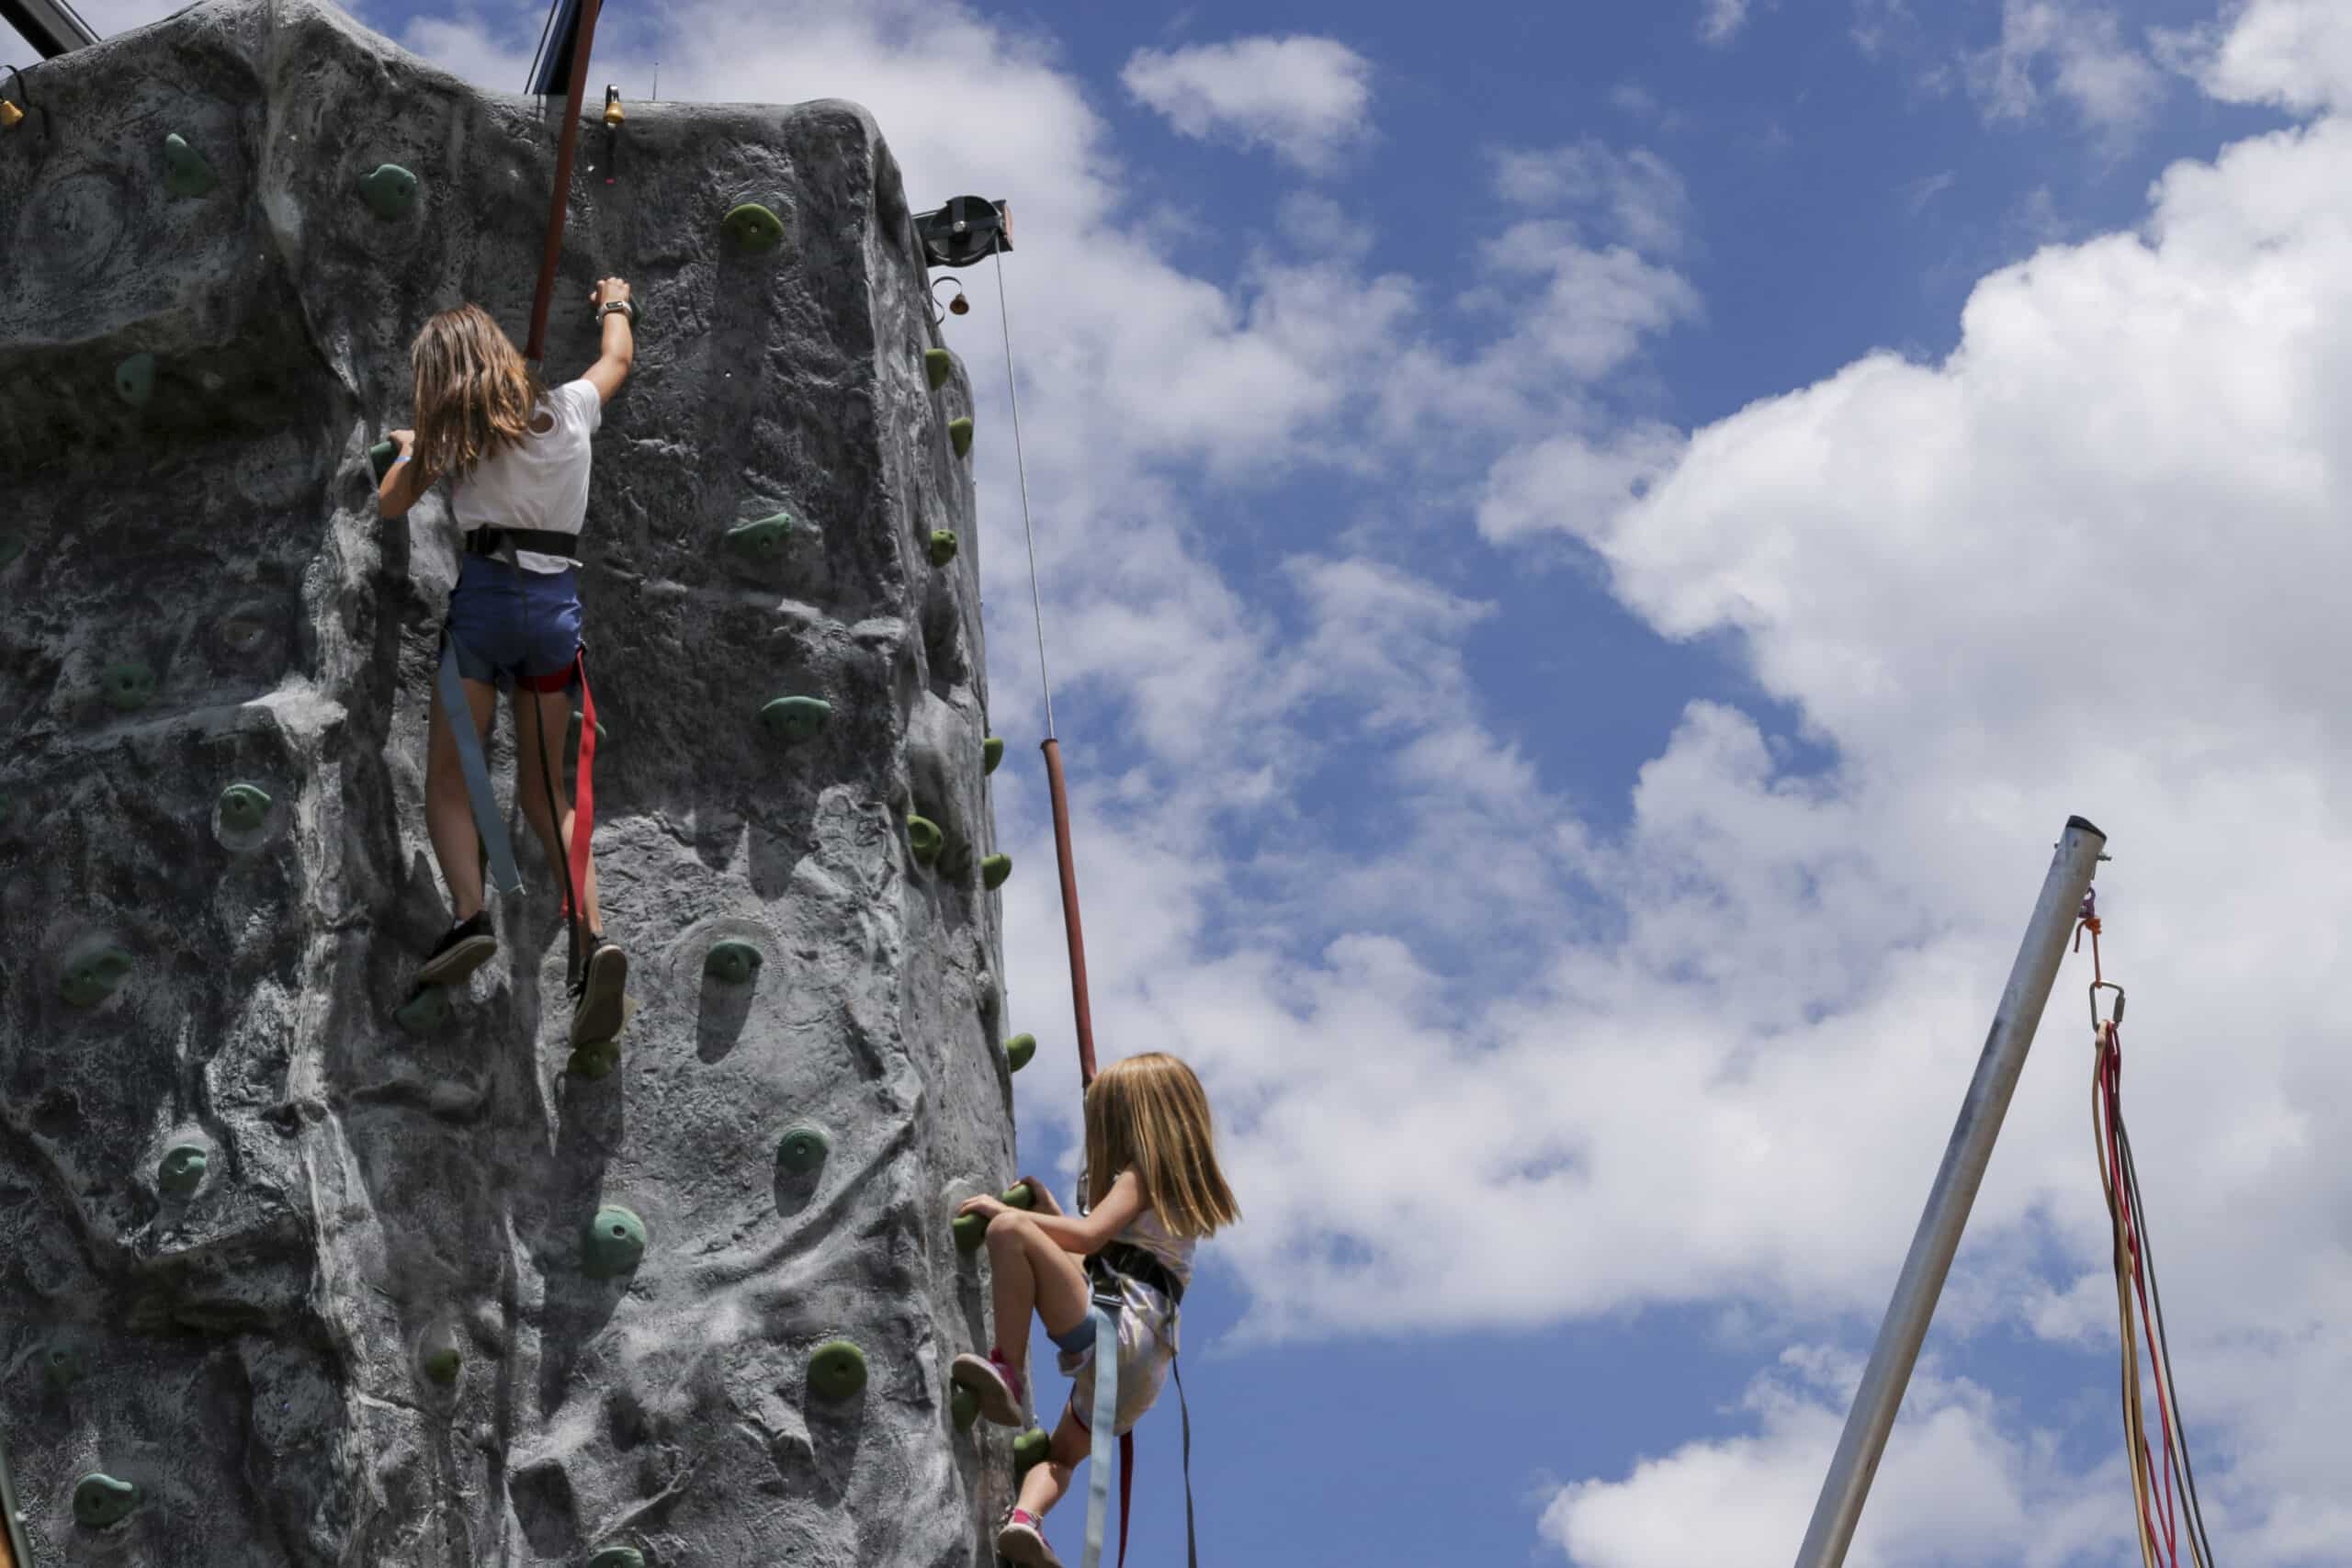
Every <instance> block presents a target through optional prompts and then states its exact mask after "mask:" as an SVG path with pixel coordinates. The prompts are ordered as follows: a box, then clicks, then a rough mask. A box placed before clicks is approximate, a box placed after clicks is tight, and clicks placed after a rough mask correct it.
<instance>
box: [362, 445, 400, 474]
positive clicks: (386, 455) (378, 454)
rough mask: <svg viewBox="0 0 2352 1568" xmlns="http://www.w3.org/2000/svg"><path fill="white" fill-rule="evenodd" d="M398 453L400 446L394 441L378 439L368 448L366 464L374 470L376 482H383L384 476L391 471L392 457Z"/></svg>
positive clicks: (397, 455)
mask: <svg viewBox="0 0 2352 1568" xmlns="http://www.w3.org/2000/svg"><path fill="white" fill-rule="evenodd" d="M400 455H401V449H400V446H399V444H398V443H396V442H391V441H379V442H377V443H376V445H374V446H370V447H368V468H372V469H374V470H375V474H376V482H377V484H379V485H381V484H382V483H383V482H384V476H385V475H386V474H388V473H390V471H391V468H392V459H393V458H395V457H399V456H400Z"/></svg>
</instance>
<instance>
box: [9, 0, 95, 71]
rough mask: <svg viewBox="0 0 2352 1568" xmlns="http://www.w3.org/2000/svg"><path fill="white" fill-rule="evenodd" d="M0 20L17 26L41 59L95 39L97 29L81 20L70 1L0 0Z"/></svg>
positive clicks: (81, 47)
mask: <svg viewBox="0 0 2352 1568" xmlns="http://www.w3.org/2000/svg"><path fill="white" fill-rule="evenodd" d="M0 21H5V22H6V23H7V24H8V25H9V26H10V27H12V28H16V29H17V33H18V34H19V35H20V36H21V37H22V38H23V39H24V40H25V41H26V42H27V43H28V44H30V45H32V46H33V48H34V50H35V51H37V52H38V53H39V54H40V57H41V58H42V59H43V60H54V59H56V58H57V57H58V56H59V55H61V54H71V53H72V52H74V51H75V50H77V49H87V48H89V47H90V46H91V45H92V44H94V43H96V42H97V41H98V30H97V29H96V28H94V27H92V26H90V24H89V23H87V22H85V21H84V20H83V19H82V17H81V13H79V12H77V11H76V10H74V7H73V6H72V5H71V4H70V3H69V0H0Z"/></svg>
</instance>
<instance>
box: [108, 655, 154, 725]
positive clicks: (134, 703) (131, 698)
mask: <svg viewBox="0 0 2352 1568" xmlns="http://www.w3.org/2000/svg"><path fill="white" fill-rule="evenodd" d="M98 689H99V690H100V691H101V692H103V693H105V694H106V699H107V705H109V706H111V707H114V708H117V709H119V711H121V712H123V713H136V712H138V711H139V710H140V709H141V708H143V707H145V706H146V705H148V704H149V703H150V702H152V701H153V700H154V696H155V671H153V670H152V669H150V668H149V667H148V665H147V662H146V661H145V660H140V659H122V660H116V661H115V662H114V663H112V664H109V665H107V667H106V668H105V669H104V670H101V671H98Z"/></svg>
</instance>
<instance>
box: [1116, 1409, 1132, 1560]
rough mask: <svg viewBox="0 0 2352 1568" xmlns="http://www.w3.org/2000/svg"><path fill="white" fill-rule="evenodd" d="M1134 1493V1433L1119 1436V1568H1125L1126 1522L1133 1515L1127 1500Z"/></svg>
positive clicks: (1128, 1430) (1129, 1428)
mask: <svg viewBox="0 0 2352 1568" xmlns="http://www.w3.org/2000/svg"><path fill="white" fill-rule="evenodd" d="M1135 1493H1136V1432H1135V1428H1134V1427H1128V1428H1127V1429H1126V1430H1125V1431H1124V1432H1122V1433H1120V1434H1119V1568H1127V1520H1128V1518H1129V1517H1131V1516H1132V1515H1133V1514H1134V1513H1135V1509H1134V1508H1133V1507H1131V1506H1129V1500H1130V1499H1132V1498H1133V1497H1134V1496H1135Z"/></svg>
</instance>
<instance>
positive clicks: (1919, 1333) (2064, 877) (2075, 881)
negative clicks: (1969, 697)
mask: <svg viewBox="0 0 2352 1568" xmlns="http://www.w3.org/2000/svg"><path fill="white" fill-rule="evenodd" d="M2106 842H2107V835H2106V834H2104V833H2102V832H2100V831H2099V830H2098V829H2097V828H2094V827H2092V826H2091V825H2090V824H2089V823H2088V822H2086V821H2084V820H2083V819H2082V818H2079V817H2070V818H2067V819H2066V833H2065V837H2064V839H2062V840H2059V844H2058V849H2057V852H2056V853H2055V854H2054V855H2053V856H2052V858H2051V862H2050V874H2049V875H2047V876H2046V877H2044V878H2043V879H2042V883H2041V897H2040V898H2039V899H2037V900H2036V901H2035V903H2034V906H2033V920H2032V923H2031V924H2030V925H2029V926H2027V927H2026V932H2025V943H2024V945H2023V946H2021V947H2020V948H2018V961H2017V964H2016V965H2015V966H2014V967H2013V968H2011V969H2010V971H2009V983H2008V986H2007V987H2006V988H2005V989H2004V990H2003V991H2002V992H2001V1007H2000V1010H1999V1011H1998V1012H1996V1013H1995V1014H1994V1015H1993V1028H1992V1031H1991V1032H1989V1033H1988V1034H1986V1035H1985V1054H1984V1055H1982V1056H1980V1057H1979V1058H1978V1059H1977V1063H1976V1077H1975V1078H1974V1079H1973V1081H1971V1082H1970V1084H1969V1086H1968V1098H1967V1100H1964V1101H1962V1104H1961V1108H1960V1122H1959V1123H1958V1125H1956V1126H1954V1127H1953V1128H1952V1131H1951V1144H1950V1145H1947V1146H1946V1148H1945V1149H1944V1163H1943V1165H1942V1167H1941V1168H1939V1169H1938V1170H1937V1172H1936V1184H1935V1186H1934V1187H1933V1188H1932V1189H1930V1190H1929V1191H1928V1209H1927V1213H1924V1214H1922V1215H1920V1216H1919V1229H1918V1232H1917V1235H1913V1236H1912V1238H1911V1255H1910V1256H1909V1257H1908V1258H1905V1259H1904V1260H1903V1273H1902V1275H1901V1277H1900V1278H1898V1279H1897V1280H1895V1281H1894V1300H1893V1301H1891V1302H1889V1303H1887V1308H1886V1321H1885V1322H1884V1323H1883V1324H1882V1325H1880V1327H1879V1331H1878V1343H1877V1345H1875V1346H1874V1347H1872V1348H1871V1359H1870V1365H1869V1366H1868V1367H1866V1368H1865V1369H1863V1371H1862V1382H1861V1386H1860V1388H1858V1389H1856V1390H1855V1391H1854V1407H1853V1409H1852V1410H1851V1411H1850V1412H1849V1413H1848V1415H1847V1416H1846V1431H1845V1435H1844V1436H1843V1437H1841V1438H1838V1455H1837V1457H1836V1458H1835V1459H1833V1460H1831V1461H1829V1474H1828V1476H1827V1477H1826V1479H1824V1480H1823V1482H1822V1483H1821V1499H1820V1501H1819V1502H1817V1503H1815V1505H1814V1509H1813V1524H1812V1525H1811V1527H1810V1528H1808V1529H1806V1530H1805V1532H1804V1546H1803V1547H1801V1548H1800V1549H1799V1550H1798V1551H1797V1568H1839V1564H1841V1563H1843V1562H1845V1561H1846V1549H1847V1548H1848V1547H1849V1546H1850V1545H1851V1544H1853V1540H1854V1527H1855V1526H1857V1525H1858V1524H1860V1522H1861V1517H1862V1504H1863V1502H1864V1501H1865V1500H1867V1499H1868V1498H1869V1496H1870V1491H1871V1479H1872V1478H1873V1477H1874V1476H1876V1475H1877V1473H1878V1461H1879V1458H1880V1456H1881V1455H1882V1454H1883V1453H1884V1452H1885V1450H1886V1435H1887V1433H1888V1431H1889V1430H1890V1429H1892V1428H1893V1427H1894V1413H1895V1412H1896V1411H1897V1410H1898V1409H1900V1408H1901V1407H1902V1404H1903V1391H1904V1390H1905V1388H1906V1387H1907V1386H1908V1385H1909V1383H1910V1382H1911V1368H1912V1364H1913V1363H1914V1362H1916V1361H1917V1360H1918V1359H1919V1345H1920V1342H1921V1341H1922V1340H1924V1339H1926V1338H1927V1337H1928V1321H1929V1320H1930V1319H1931V1318H1933V1317H1934V1316H1935V1313H1936V1298H1937V1297H1938V1296H1939V1295H1940V1294H1941V1293H1942V1292H1943V1288H1944V1276H1945V1274H1947V1273H1948V1272H1949V1271H1950V1270H1951V1259H1952V1254H1953V1253H1955V1252H1957V1251H1958V1250H1959V1249H1960V1235H1961V1232H1962V1230H1964V1229H1966V1228H1967V1225H1968V1211H1969V1209H1970V1207H1971V1206H1972V1205H1973V1203H1974V1202H1975V1201H1976V1190H1977V1188H1978V1187H1979V1186H1980V1185H1982V1184H1983V1182H1984V1180H1985V1166H1986V1165H1987V1164H1988V1163H1989V1162H1990V1161H1991V1159H1992V1157H1993V1140H1994V1139H1995V1138H1996V1137H1998V1136H2000V1133H2001V1118H2002V1116H2003V1115H2004V1114H2005V1113H2006V1112H2007V1111H2008V1108H2009V1097H2010V1095H2011V1094H2013V1093H2014V1092H2015V1091H2016V1089H2017V1087H2018V1074H2019V1073H2020V1072H2022V1071H2023V1070H2024V1068H2025V1055H2026V1051H2027V1048H2028V1047H2030V1045H2032V1043H2033V1032H2034V1030H2035V1029H2036V1028H2038V1027H2039V1026H2040V1024H2041V1010H2042V1006H2043V1004H2045V1003H2046V1002H2048V1001H2049V999H2050V987H2051V986H2052V983H2053V982H2054V981H2056V979H2057V978H2058V965H2059V964H2060V962H2061V961H2062V960H2064V957H2065V955H2066V938H2067V936H2068V935H2069V933H2071V932H2072V931H2073V930H2074V927H2075V916H2076V915H2077V914H2078V913H2079V912H2080V911H2081V909H2082V905H2083V895H2084V894H2085V893H2086V892H2087V891H2089V889H2090V885H2091V875H2092V874H2093V873H2094V872H2096V871H2097V870H2098V862H2099V859H2100V854H2099V851H2100V849H2101V847H2102V846H2103V845H2105V844H2106Z"/></svg>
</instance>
